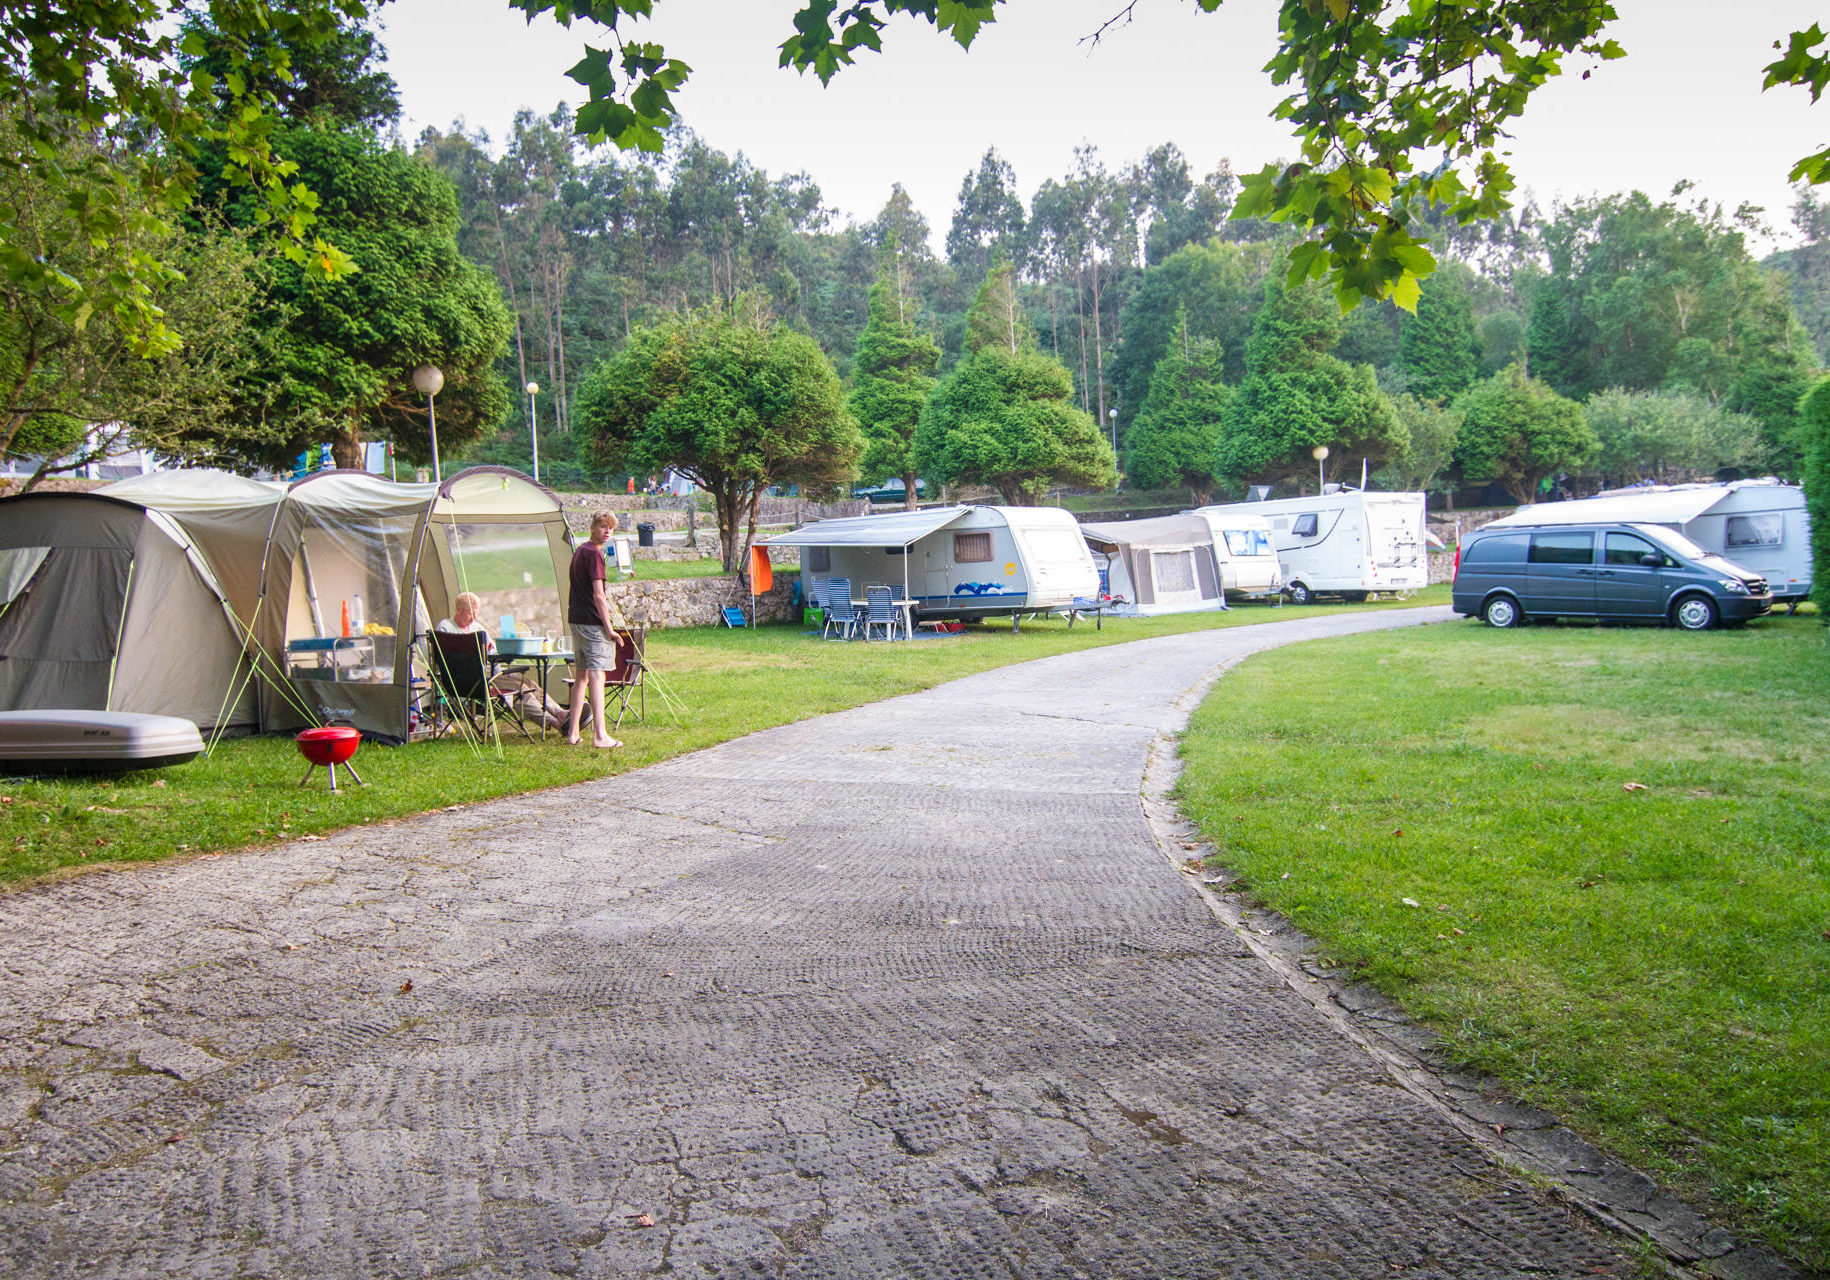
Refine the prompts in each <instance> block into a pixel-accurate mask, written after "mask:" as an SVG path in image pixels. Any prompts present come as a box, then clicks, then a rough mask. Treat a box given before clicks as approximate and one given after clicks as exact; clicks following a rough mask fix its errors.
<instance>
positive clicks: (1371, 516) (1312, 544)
mask: <svg viewBox="0 0 1830 1280" xmlns="http://www.w3.org/2000/svg"><path fill="white" fill-rule="evenodd" d="M1423 503H1424V498H1423V495H1422V494H1421V493H1365V492H1363V491H1361V490H1359V489H1350V488H1348V487H1346V486H1344V485H1342V486H1334V485H1330V486H1328V488H1327V490H1326V491H1324V492H1323V493H1322V494H1320V495H1319V496H1317V497H1312V498H1278V499H1273V500H1270V501H1266V502H1244V503H1229V504H1223V505H1219V506H1211V507H1200V508H1197V510H1198V512H1199V514H1201V515H1205V516H1208V517H1209V518H1210V519H1211V518H1215V517H1219V518H1221V519H1222V520H1226V519H1231V518H1234V517H1239V516H1255V517H1258V518H1259V519H1262V520H1264V521H1265V522H1267V523H1268V524H1269V526H1270V530H1271V537H1272V540H1273V541H1275V542H1276V543H1277V561H1278V569H1279V571H1280V572H1281V573H1282V575H1283V586H1284V592H1285V594H1287V595H1288V596H1289V597H1290V599H1291V601H1292V602H1293V603H1295V604H1308V603H1309V602H1311V601H1312V600H1314V599H1315V598H1316V597H1318V596H1339V597H1341V598H1342V599H1344V600H1364V599H1366V597H1367V596H1369V595H1372V594H1373V593H1374V592H1376V591H1416V590H1420V589H1422V588H1423V587H1427V586H1428V585H1429V584H1430V565H1429V557H1428V554H1427V551H1426V548H1425V545H1424V527H1423V509H1424V508H1423Z"/></svg>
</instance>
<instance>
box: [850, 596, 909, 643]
mask: <svg viewBox="0 0 1830 1280" xmlns="http://www.w3.org/2000/svg"><path fill="white" fill-rule="evenodd" d="M890 603H891V604H893V605H895V606H896V608H897V609H898V610H900V611H901V613H902V638H903V639H904V640H913V639H914V638H915V606H916V604H918V603H919V602H918V601H915V600H891V601H890ZM851 610H852V613H853V614H855V615H856V616H857V617H858V619H859V624H858V625H859V626H863V625H864V624H863V619H864V618H866V617H867V616H869V614H870V611H871V606H870V601H868V600H853V601H852V602H851ZM895 638H896V637H895V635H894V634H893V633H892V634H891V636H890V639H892V640H894V639H895Z"/></svg>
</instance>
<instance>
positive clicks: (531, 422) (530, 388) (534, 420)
mask: <svg viewBox="0 0 1830 1280" xmlns="http://www.w3.org/2000/svg"><path fill="white" fill-rule="evenodd" d="M539 394H540V384H539V383H538V382H529V383H528V384H527V429H528V431H529V433H530V435H531V438H532V440H533V442H534V479H536V480H538V479H539V478H540V416H539V415H540V408H539V405H538V403H537V402H536V401H535V400H534V397H535V396H537V395H539Z"/></svg>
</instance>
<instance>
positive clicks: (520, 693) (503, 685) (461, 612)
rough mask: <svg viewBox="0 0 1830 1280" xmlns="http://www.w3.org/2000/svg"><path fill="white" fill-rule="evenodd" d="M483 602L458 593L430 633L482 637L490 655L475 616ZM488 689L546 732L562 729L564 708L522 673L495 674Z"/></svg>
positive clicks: (492, 646)
mask: <svg viewBox="0 0 1830 1280" xmlns="http://www.w3.org/2000/svg"><path fill="white" fill-rule="evenodd" d="M482 608H483V602H482V601H481V600H480V599H478V598H477V593H476V592H474V591H460V592H458V594H457V598H456V599H454V600H453V601H452V602H451V616H450V617H449V618H441V619H440V620H439V623H438V625H437V626H436V627H434V628H433V630H434V631H438V632H441V633H443V634H445V635H476V634H480V635H481V636H482V637H483V648H484V651H485V652H488V653H494V652H495V651H496V642H495V639H494V637H492V636H491V635H490V634H489V629H488V628H487V627H485V626H484V625H483V622H482V619H481V618H480V617H479V616H478V615H479V614H480V612H481V611H482ZM489 687H490V688H492V689H494V690H495V691H496V692H497V693H500V694H502V695H504V696H506V697H509V698H513V699H515V700H516V701H517V702H519V703H520V705H521V714H522V715H524V716H530V717H536V718H538V719H541V720H544V721H545V722H546V727H547V728H549V729H563V728H565V723H566V721H565V708H563V707H561V706H560V705H559V704H558V703H557V702H554V701H553V700H552V699H551V698H549V697H547V693H546V690H545V689H542V688H541V687H540V685H539V684H538V683H537V682H536V681H534V680H533V679H532V678H531V677H529V676H528V674H527V673H526V672H525V671H502V672H498V673H497V674H496V675H495V676H494V677H493V678H492V679H491V680H490V682H489Z"/></svg>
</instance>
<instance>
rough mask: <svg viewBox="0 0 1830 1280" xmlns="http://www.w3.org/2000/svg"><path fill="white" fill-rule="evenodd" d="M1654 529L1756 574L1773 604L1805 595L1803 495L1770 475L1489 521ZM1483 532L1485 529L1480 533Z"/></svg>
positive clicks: (1628, 492) (1607, 496)
mask: <svg viewBox="0 0 1830 1280" xmlns="http://www.w3.org/2000/svg"><path fill="white" fill-rule="evenodd" d="M1608 520H1611V521H1616V522H1623V521H1627V522H1632V523H1636V524H1659V525H1664V526H1665V527H1666V528H1668V529H1676V530H1677V531H1678V532H1679V533H1681V534H1683V535H1684V536H1685V537H1686V538H1689V539H1690V540H1691V541H1692V542H1694V543H1696V544H1697V545H1698V546H1700V547H1702V548H1703V549H1704V550H1706V551H1713V552H1715V553H1716V554H1717V555H1719V556H1725V557H1726V558H1728V559H1730V560H1732V561H1734V562H1735V563H1736V564H1740V565H1745V566H1747V567H1748V568H1749V569H1755V570H1758V571H1759V572H1760V573H1761V574H1762V575H1763V576H1764V577H1765V578H1766V580H1767V583H1768V584H1769V586H1771V588H1772V591H1773V602H1774V603H1775V604H1783V605H1786V606H1787V607H1788V608H1789V609H1793V610H1796V609H1797V608H1798V606H1799V604H1800V603H1801V602H1802V601H1804V599H1805V598H1806V597H1807V596H1809V595H1810V594H1811V523H1810V517H1809V516H1807V515H1806V513H1805V491H1804V490H1803V489H1801V488H1799V487H1798V486H1797V485H1795V484H1785V483H1783V482H1782V481H1779V480H1776V479H1774V478H1773V477H1771V476H1768V477H1766V478H1765V479H1763V480H1733V481H1729V482H1727V483H1722V484H1671V485H1665V484H1660V485H1636V486H1634V487H1633V488H1630V489H1609V490H1604V491H1603V492H1601V493H1599V494H1597V495H1595V496H1594V497H1593V498H1578V499H1577V500H1576V501H1574V502H1538V503H1533V504H1531V505H1529V506H1523V507H1520V508H1519V509H1518V510H1517V511H1515V512H1514V513H1513V514H1511V515H1509V516H1502V517H1501V518H1500V519H1498V520H1495V521H1493V522H1492V523H1493V524H1494V525H1498V526H1499V527H1501V528H1505V527H1508V526H1511V525H1540V524H1591V523H1593V522H1595V521H1608ZM1483 527H1489V526H1483Z"/></svg>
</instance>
